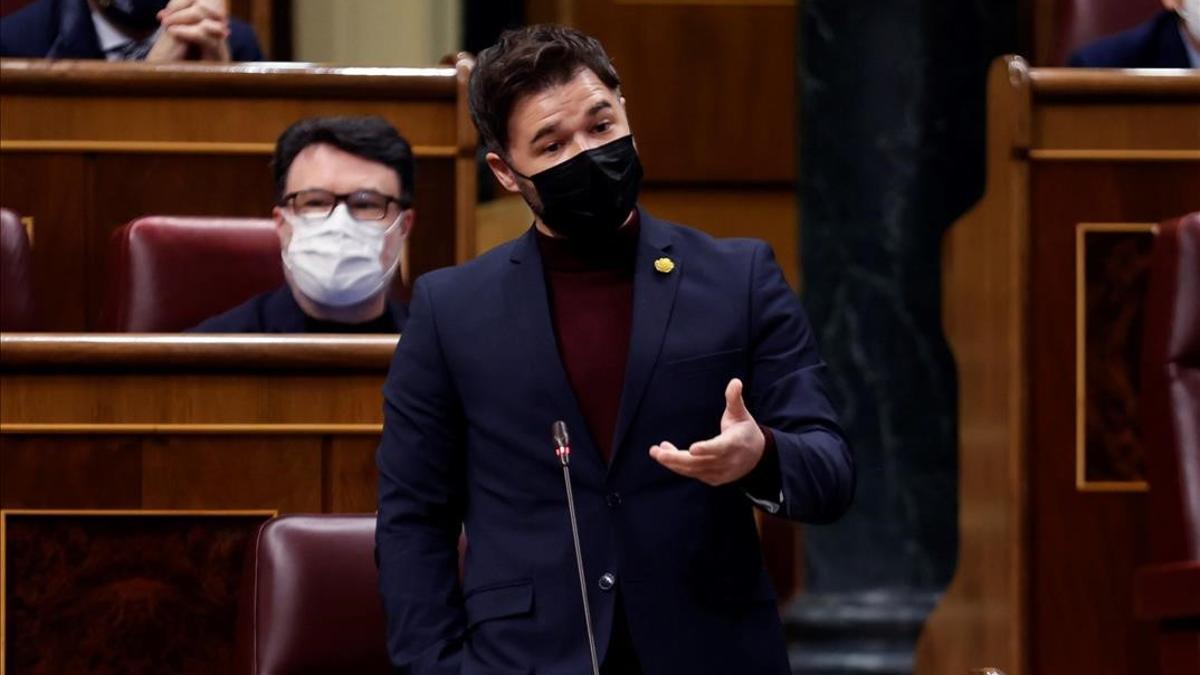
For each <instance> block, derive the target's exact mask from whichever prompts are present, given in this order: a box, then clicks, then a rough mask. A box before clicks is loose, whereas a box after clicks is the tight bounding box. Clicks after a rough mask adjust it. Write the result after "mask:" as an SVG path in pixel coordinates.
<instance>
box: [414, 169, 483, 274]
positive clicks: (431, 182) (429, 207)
mask: <svg viewBox="0 0 1200 675" xmlns="http://www.w3.org/2000/svg"><path fill="white" fill-rule="evenodd" d="M456 163H457V161H456V160H455V159H453V158H421V159H419V160H417V163H416V167H415V175H414V177H413V182H414V183H415V184H416V193H415V196H414V199H413V210H414V212H415V214H416V220H415V221H414V223H413V230H412V234H410V235H409V239H408V275H409V279H410V280H411V281H416V279H417V277H419V276H421V275H422V274H424V273H426V272H429V271H431V270H435V269H437V268H439V267H445V266H447V265H450V264H453V262H454V261H455V260H457V258H456V257H455V256H456V255H458V253H459V251H458V250H457V244H456V236H457V235H456V231H457V230H458V229H459V215H460V214H461V211H459V206H458V204H457V203H456V197H455V187H454V186H455V180H456V173H457V168H456V166H455V165H456ZM472 185H474V183H473V182H472ZM471 194H472V200H473V199H474V191H473V190H472V193H471ZM468 210H469V211H470V212H471V213H472V215H473V214H474V207H473V206H472V207H471V208H470V209H468ZM471 222H472V223H474V218H473V217H472V218H471ZM471 229H472V231H473V230H474V225H472V226H471ZM470 257H474V242H473V241H472V252H471V254H470V256H468V258H470Z"/></svg>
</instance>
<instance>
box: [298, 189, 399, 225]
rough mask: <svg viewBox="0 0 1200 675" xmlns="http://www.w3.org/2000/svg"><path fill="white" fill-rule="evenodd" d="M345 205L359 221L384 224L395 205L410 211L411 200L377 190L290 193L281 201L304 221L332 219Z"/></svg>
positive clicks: (301, 191)
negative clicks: (381, 221) (379, 221)
mask: <svg viewBox="0 0 1200 675" xmlns="http://www.w3.org/2000/svg"><path fill="white" fill-rule="evenodd" d="M342 202H345V203H346V208H347V209H348V210H349V211H350V215H351V216H353V217H354V218H355V219H357V220H383V219H384V218H386V217H387V214H388V208H389V207H390V206H391V205H392V203H393V202H394V203H396V204H399V205H400V208H401V209H406V208H408V202H407V200H404V199H400V198H398V197H393V196H391V195H385V194H382V193H379V192H376V191H374V190H359V191H357V192H347V193H345V194H337V193H335V192H330V191H329V190H299V191H296V192H289V193H288V194H286V195H284V196H283V199H280V200H279V204H278V205H279V206H290V207H291V209H292V211H293V212H294V213H295V214H296V215H298V216H300V217H302V218H328V217H329V214H331V213H333V210H334V209H335V208H337V205H338V204H339V203H342Z"/></svg>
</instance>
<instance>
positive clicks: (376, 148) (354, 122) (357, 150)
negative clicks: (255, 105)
mask: <svg viewBox="0 0 1200 675" xmlns="http://www.w3.org/2000/svg"><path fill="white" fill-rule="evenodd" d="M314 143H328V144H329V145H332V146H334V147H335V148H338V149H340V150H344V151H345V152H348V153H350V154H352V155H357V156H358V157H362V158H363V159H369V160H371V161H372V162H379V163H380V164H384V165H386V166H388V167H391V169H392V170H393V171H395V172H396V176H397V177H398V178H399V179H400V203H401V206H403V207H404V208H408V207H409V206H411V205H412V198H413V155H412V148H411V147H409V145H408V141H406V140H404V137H403V136H401V135H400V132H398V131H396V128H395V127H393V126H392V125H391V124H389V123H388V122H387V120H385V119H383V118H382V117H309V118H307V119H302V120H300V121H299V122H296V123H295V124H293V125H292V126H290V127H288V128H287V129H286V130H284V132H283V133H282V134H280V136H279V140H278V141H276V142H275V158H274V159H273V160H272V161H271V171H272V172H274V175H275V193H276V194H275V198H276V199H279V198H282V197H283V191H284V189H285V185H286V184H287V174H288V169H289V168H291V166H292V162H293V161H294V160H295V159H296V155H298V154H300V151H301V150H303V149H304V148H307V147H308V146H310V145H313V144H314Z"/></svg>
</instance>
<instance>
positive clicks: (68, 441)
mask: <svg viewBox="0 0 1200 675" xmlns="http://www.w3.org/2000/svg"><path fill="white" fill-rule="evenodd" d="M141 504H142V448H141V442H140V440H139V439H137V438H131V437H128V436H104V437H94V436H93V437H88V436H44V435H25V434H4V435H0V508H4V509H82V508H92V509H136V508H139V507H140V506H141Z"/></svg>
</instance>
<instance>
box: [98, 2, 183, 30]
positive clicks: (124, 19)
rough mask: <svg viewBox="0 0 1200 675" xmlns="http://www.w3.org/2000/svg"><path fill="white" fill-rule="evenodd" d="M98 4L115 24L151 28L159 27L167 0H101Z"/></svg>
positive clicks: (133, 27)
mask: <svg viewBox="0 0 1200 675" xmlns="http://www.w3.org/2000/svg"><path fill="white" fill-rule="evenodd" d="M96 5H97V6H98V7H99V8H100V11H101V12H104V16H105V17H107V18H108V20H109V21H112V22H113V23H115V24H118V25H120V26H124V27H126V28H130V29H133V30H151V29H154V28H157V27H158V13H159V12H160V11H162V8H163V7H166V6H167V0H99V2H97V3H96Z"/></svg>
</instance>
